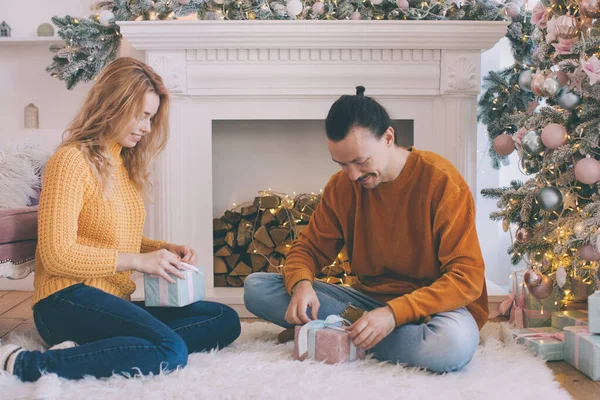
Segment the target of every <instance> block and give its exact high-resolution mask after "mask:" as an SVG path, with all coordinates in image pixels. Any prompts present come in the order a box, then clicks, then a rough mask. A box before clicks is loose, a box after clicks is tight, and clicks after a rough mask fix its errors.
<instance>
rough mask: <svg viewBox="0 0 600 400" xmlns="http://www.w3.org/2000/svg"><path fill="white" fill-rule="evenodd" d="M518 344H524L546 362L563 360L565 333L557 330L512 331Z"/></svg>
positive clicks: (516, 329) (518, 329) (531, 329)
mask: <svg viewBox="0 0 600 400" xmlns="http://www.w3.org/2000/svg"><path fill="white" fill-rule="evenodd" d="M511 332H512V334H513V337H514V338H515V339H517V343H520V344H524V345H525V346H527V348H528V349H530V350H531V351H532V352H533V353H534V354H535V355H536V356H538V357H542V358H543V359H544V360H546V361H560V360H563V345H564V343H563V342H564V332H561V331H559V330H558V329H555V328H528V329H520V328H515V329H512V331H511Z"/></svg>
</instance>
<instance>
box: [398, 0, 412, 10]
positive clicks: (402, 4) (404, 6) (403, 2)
mask: <svg viewBox="0 0 600 400" xmlns="http://www.w3.org/2000/svg"><path fill="white" fill-rule="evenodd" d="M398 7H399V8H400V9H401V10H402V11H406V10H408V8H409V7H410V4H408V0H398Z"/></svg>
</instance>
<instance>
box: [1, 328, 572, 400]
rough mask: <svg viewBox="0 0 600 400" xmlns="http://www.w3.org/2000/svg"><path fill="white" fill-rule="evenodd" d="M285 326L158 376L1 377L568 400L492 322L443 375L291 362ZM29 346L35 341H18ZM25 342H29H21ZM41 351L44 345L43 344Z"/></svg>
mask: <svg viewBox="0 0 600 400" xmlns="http://www.w3.org/2000/svg"><path fill="white" fill-rule="evenodd" d="M280 331H281V328H279V327H277V326H275V325H272V324H268V323H265V322H254V323H247V322H244V323H242V335H241V336H240V338H239V339H238V340H237V341H236V342H235V343H234V344H233V345H231V346H230V347H227V348H225V349H223V350H220V351H216V352H210V353H202V354H193V355H191V356H190V358H189V362H188V365H187V367H186V368H184V369H182V370H180V371H176V372H173V373H171V374H166V375H159V376H155V377H142V378H132V379H126V378H121V377H112V378H110V379H105V380H99V379H92V378H88V379H83V380H81V381H68V380H64V379H60V378H58V377H57V376H56V375H52V374H49V375H45V376H43V377H42V379H40V380H39V381H37V382H35V383H21V382H19V381H17V380H16V379H15V378H14V377H8V376H6V375H1V376H0V393H2V395H1V396H2V398H5V399H61V400H64V399H81V398H85V399H117V398H118V399H128V400H130V399H144V400H148V399H277V400H280V399H310V398H318V399H365V400H367V399H403V400H409V399H410V400H412V399H414V400H417V399H418V400H422V399H444V400H451V399H467V400H476V399H569V398H570V397H569V395H568V394H567V392H566V391H565V390H564V389H561V388H560V386H559V383H558V382H556V381H555V380H554V378H553V374H552V371H550V369H549V368H548V367H547V366H546V365H545V363H544V361H543V360H540V359H536V358H535V357H534V356H532V355H531V354H530V353H528V352H527V351H525V350H524V348H523V347H522V346H520V345H517V344H516V343H512V342H509V343H508V344H506V345H505V344H503V343H502V342H501V341H500V340H499V337H500V334H501V331H503V330H502V329H501V326H500V324H499V323H494V322H490V323H488V324H487V325H486V326H485V327H484V329H483V330H482V335H481V336H482V339H481V343H480V346H479V349H478V350H477V353H476V355H475V357H474V358H473V360H472V361H471V363H470V364H469V365H467V366H466V367H465V368H464V369H463V370H462V371H460V372H456V373H449V374H444V375H437V374H432V373H428V372H425V371H421V370H418V369H416V368H406V367H403V366H400V365H392V364H389V363H380V362H377V361H376V360H374V359H367V360H364V361H358V362H354V363H349V364H342V365H326V364H319V363H315V362H309V361H303V362H300V361H294V360H293V359H292V352H293V343H292V342H289V343H287V344H276V338H277V335H278V333H279V332H280ZM9 341H10V342H19V343H21V344H22V345H26V346H27V347H28V348H32V347H33V348H36V345H37V344H36V343H34V342H33V341H32V340H31V339H29V342H28V338H27V337H25V338H24V337H22V336H16V335H15V336H12V337H10V338H9ZM23 342H25V344H23ZM38 346H39V345H38Z"/></svg>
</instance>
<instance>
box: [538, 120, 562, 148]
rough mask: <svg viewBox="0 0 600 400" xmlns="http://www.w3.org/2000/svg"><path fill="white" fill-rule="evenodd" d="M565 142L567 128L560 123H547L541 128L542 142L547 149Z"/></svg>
mask: <svg viewBox="0 0 600 400" xmlns="http://www.w3.org/2000/svg"><path fill="white" fill-rule="evenodd" d="M566 142H567V130H566V129H565V127H564V126H562V125H561V124H548V125H546V126H545V127H544V129H542V143H544V146H546V147H547V148H549V149H558V148H559V147H560V146H562V145H563V144H565V143H566Z"/></svg>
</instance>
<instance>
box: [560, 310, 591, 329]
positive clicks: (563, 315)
mask: <svg viewBox="0 0 600 400" xmlns="http://www.w3.org/2000/svg"><path fill="white" fill-rule="evenodd" d="M587 324H588V312H587V311H555V312H553V313H552V327H553V328H556V329H560V330H561V331H562V330H563V329H565V327H567V326H581V325H587Z"/></svg>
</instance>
